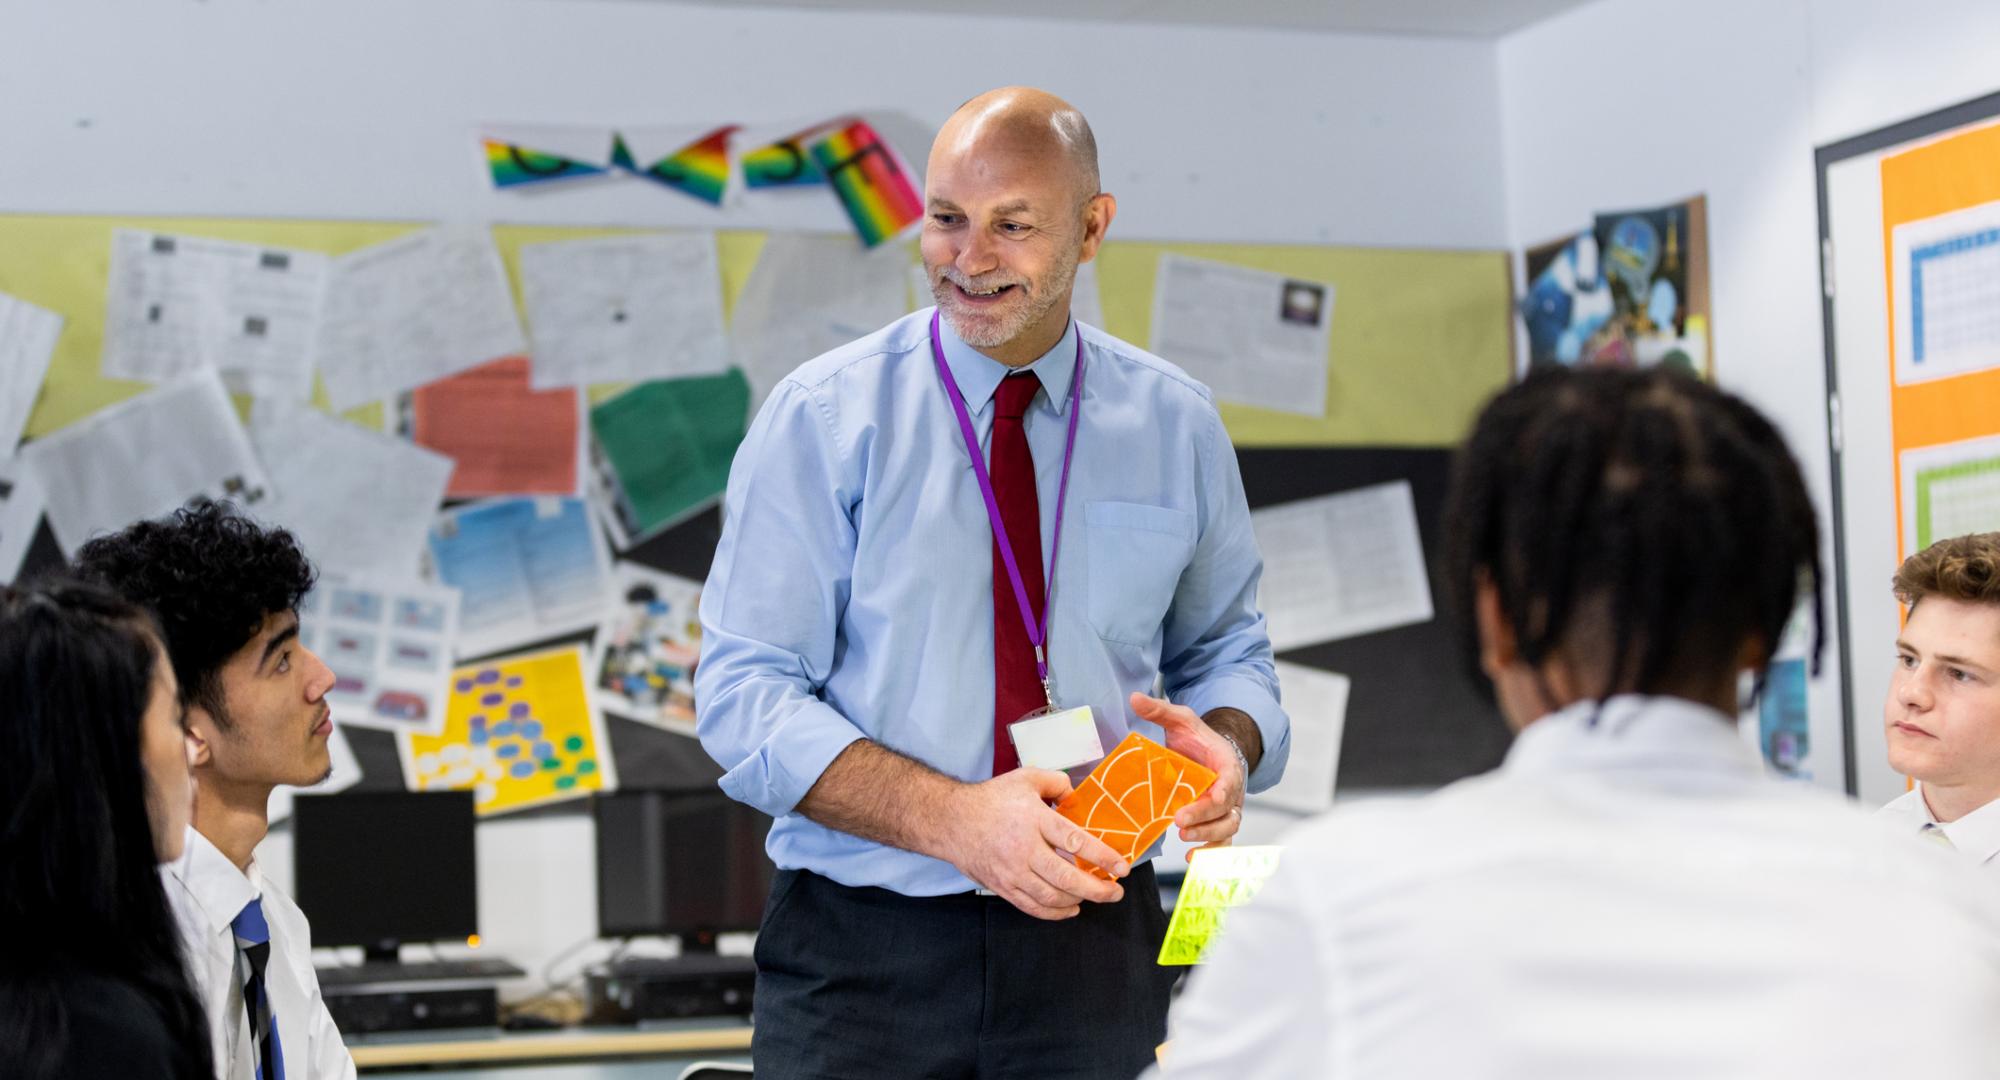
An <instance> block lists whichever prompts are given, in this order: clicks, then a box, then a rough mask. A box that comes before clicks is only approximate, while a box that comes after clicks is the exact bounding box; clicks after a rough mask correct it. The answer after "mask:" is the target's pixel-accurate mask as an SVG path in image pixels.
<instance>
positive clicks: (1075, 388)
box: [931, 311, 1083, 709]
mask: <svg viewBox="0 0 2000 1080" xmlns="http://www.w3.org/2000/svg"><path fill="white" fill-rule="evenodd" d="M931 359H932V360H933V361H935V362H936V363H937V370H938V378H940V379H942V380H944V388H945V396H947V397H949V398H950V399H951V408H952V411H953V412H955V413H957V414H958V431H959V434H961V435H963V436H965V452H966V453H967V454H970V455H971V456H972V472H973V475H975V476H977V477H978V478H979V494H980V495H982V496H984V497H985V499H986V520H987V522H988V523H989V524H991V525H992V526H993V539H994V541H995V542H996V543H998V544H999V545H1000V561H1001V562H1003V563H1006V564H1007V580H1008V581H1010V582H1012V583H1013V585H1014V602H1015V603H1018V604H1020V605H1021V625H1022V626H1025V627H1027V628H1028V644H1030V645H1033V646H1034V647H1035V674H1037V675H1039V676H1041V679H1042V696H1043V697H1045V698H1047V699H1048V702H1049V708H1051V709H1053V708H1055V707H1056V688H1055V683H1054V682H1052V681H1051V680H1050V679H1049V658H1048V653H1047V652H1046V651H1044V649H1043V648H1042V646H1043V645H1044V644H1045V643H1046V642H1047V641H1048V639H1049V595H1050V594H1051V593H1052V592H1054V591H1055V583H1056V555H1057V554H1059V553H1060V552H1061V551H1062V523H1063V503H1064V502H1065V501H1066V500H1067V497H1068V495H1069V463H1070V461H1071V460H1072V459H1073V458H1075V456H1076V418H1077V415H1078V414H1079V413H1081V412H1083V330H1082V329H1081V328H1078V330H1077V332H1076V370H1075V371H1074V372H1072V373H1071V375H1070V383H1069V441H1068V442H1067V443H1065V444H1064V445H1063V465H1062V485H1061V487H1060V488H1059V489H1058V490H1057V491H1056V531H1055V537H1054V538H1053V539H1052V540H1051V541H1050V543H1049V573H1048V577H1047V578H1045V579H1044V580H1043V581H1042V621H1041V623H1040V624H1037V623H1036V622H1035V610H1034V608H1032V607H1030V606H1029V605H1028V586H1027V585H1026V584H1024V583H1023V582H1022V581H1021V568H1020V566H1019V565H1018V564H1017V563H1015V561H1014V545H1013V544H1012V543H1011V542H1009V541H1008V539H1007V525H1006V523H1005V522H1002V521H1001V520H1000V502H999V500H997V499H995V498H994V497H993V478H992V477H991V476H989V475H987V472H986V457H985V455H983V454H981V453H980V452H979V436H978V435H977V434H976V433H974V431H973V430H972V414H971V413H969V412H967V411H966V409H965V395H964V394H963V393H961V392H960V391H959V389H958V380H956V379H954V378H952V377H951V367H950V366H949V365H947V364H946V363H945V362H944V346H943V345H941V344H939V343H938V313H937V312H935V311H933V312H931ZM995 419H996V420H997V419H998V416H997V414H996V416H995ZM1030 482H1031V483H1032V482H1033V479H1032V478H1030Z"/></svg>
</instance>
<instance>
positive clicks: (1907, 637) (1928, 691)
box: [1882, 532, 2000, 866]
mask: <svg viewBox="0 0 2000 1080" xmlns="http://www.w3.org/2000/svg"><path fill="white" fill-rule="evenodd" d="M1894 587H1895V590H1896V599H1898V600H1900V601H1902V602H1903V603H1904V604H1905V605H1907V606H1908V608H1909V617H1908V619H1906V620H1905V621H1904V623H1903V632H1902V633H1901V634H1900V635H1898V636H1897V638H1896V671H1895V674H1894V675H1893V676H1891V678H1890V681H1889V699H1888V700H1887V701H1885V702H1883V705H1882V714H1883V715H1882V722H1883V724H1884V726H1885V727H1886V729H1887V730H1886V731H1885V732H1884V736H1885V738H1886V739H1887V741H1888V749H1889V764H1890V765H1891V766H1893V767H1894V768H1895V769H1896V770H1897V771H1898V772H1901V773H1904V774H1905V775H1907V776H1909V777H1910V778H1912V779H1913V780H1915V781H1916V783H1915V784H1914V785H1912V786H1911V788H1910V790H1909V792H1908V793H1907V794H1904V795H1902V796H1900V797H1898V798H1897V799H1896V800H1895V801H1893V802H1891V803H1890V804H1889V805H1887V806H1885V807H1883V808H1882V818H1883V819H1884V820H1885V821H1887V822H1889V823H1891V824H1892V826H1893V827H1894V828H1896V829H1897V830H1898V831H1903V832H1907V833H1909V834H1910V835H1912V836H1920V837H1923V838H1924V839H1927V840H1930V841H1932V842H1934V843H1938V844H1941V845H1943V846H1947V847H1951V848H1954V849H1956V850H1957V851H1959V852H1960V853H1962V854H1964V855H1965V856H1967V857H1968V858H1970V859H1972V860H1973V861H1974V862H1977V863H1980V864H1982V865H1987V866H2000V862H1996V861H1995V856H1996V855H2000V533H1991V532H1987V533H1973V534H1971V535H1968V536H1954V537H1952V538H1951V539H1949V540H1940V541H1938V542H1937V543H1935V544H1932V545H1931V546H1930V547H1927V548H1925V549H1924V550H1922V551H1920V552H1918V553H1916V554H1915V555H1912V556H1910V557H1909V558H1908V559H1907V560H1905V561H1904V562H1903V565H1902V566H1901V567H1899V568H1898V569H1897V571H1896V577H1895V585H1894Z"/></svg>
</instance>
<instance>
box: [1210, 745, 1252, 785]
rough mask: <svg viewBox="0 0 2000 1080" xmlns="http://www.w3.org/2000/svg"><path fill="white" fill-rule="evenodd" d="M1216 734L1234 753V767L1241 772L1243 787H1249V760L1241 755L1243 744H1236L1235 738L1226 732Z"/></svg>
mask: <svg viewBox="0 0 2000 1080" xmlns="http://www.w3.org/2000/svg"><path fill="white" fill-rule="evenodd" d="M1216 734H1217V735H1220V736H1222V741H1223V742H1226V743H1228V744H1229V748H1230V749H1231V750H1233V751H1235V752H1236V765H1237V767H1238V768H1240V769H1242V770H1243V785H1244V787H1246V788H1247V787H1249V786H1250V759H1249V757H1247V756H1245V754H1244V753H1243V744H1242V743H1239V742H1237V741H1236V736H1234V735H1231V734H1230V733H1228V732H1227V731H1218V732H1216Z"/></svg>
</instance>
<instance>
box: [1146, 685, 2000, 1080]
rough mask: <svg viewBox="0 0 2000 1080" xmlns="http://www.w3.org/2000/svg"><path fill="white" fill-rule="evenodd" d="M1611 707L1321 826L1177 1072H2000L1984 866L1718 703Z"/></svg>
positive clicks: (1999, 973)
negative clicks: (1808, 782) (1891, 820)
mask: <svg viewBox="0 0 2000 1080" xmlns="http://www.w3.org/2000/svg"><path fill="white" fill-rule="evenodd" d="M1593 712H1594V708H1593V706H1592V705H1590V704H1588V703H1586V704H1584V705H1582V706H1581V707H1575V708H1570V709H1566V710H1564V711H1562V712H1559V713H1556V714H1553V715H1550V716H1547V717H1544V718H1543V719H1541V720H1539V721H1537V722H1535V723H1534V724H1531V725H1530V726H1529V727H1528V728H1527V730H1525V731H1524V732H1522V733H1521V735H1520V737H1519V738H1518V739H1517V740H1516V741H1515V743H1514V746H1513V748H1512V749H1511V750H1510V752H1509V753H1508V755H1507V759H1506V761H1505V763H1504V764H1503V765H1502V766H1501V767H1500V768H1499V769H1498V770H1496V771H1495V772H1493V773H1490V774H1487V775H1485V776H1481V777H1475V778H1473V779H1470V780H1466V781H1462V782H1460V783H1457V784H1453V785H1451V786H1449V787H1447V788H1445V789H1444V790H1442V791H1440V792H1438V793H1436V794H1434V795H1432V796H1429V797H1427V798H1423V799H1414V800H1403V801H1399V802H1395V803H1389V802H1387V801H1384V802H1383V803H1381V804H1379V805H1375V806H1359V807H1354V808H1351V809H1345V810H1335V811H1334V812H1333V813H1331V814H1329V815H1326V816H1325V817H1322V818H1320V819H1318V820H1317V821H1315V822H1312V823H1309V824H1307V825H1305V826H1303V827H1301V828H1300V829H1298V830H1296V831H1295V832H1294V833H1293V834H1292V835H1291V836H1290V837H1289V842H1288V843H1287V844H1286V846H1285V851H1284V854H1283V855H1282V856H1281V861H1280V863H1279V866H1278V870H1277V873H1276V874H1274V875H1273V877H1272V878H1271V880H1270V881H1269V882H1268V883H1267V884H1266V885H1265V887H1264V890H1263V892H1262V893H1260V894H1259V895H1258V896H1257V898H1256V899H1255V900H1254V901H1252V902H1251V903H1250V904H1249V905H1248V906H1246V907H1243V908H1240V909H1238V910H1236V911H1234V912H1232V913H1231V914H1230V917H1229V920H1228V922H1227V923H1226V924H1225V925H1224V928H1223V936H1222V938H1221V940H1220V941H1219V942H1218V944H1217V946H1216V953H1215V956H1214V958H1213V961H1212V963H1210V964H1208V965H1206V966H1205V967H1203V968H1199V969H1197V970H1196V971H1195V973H1194V975H1193V979H1192V982H1191V984H1190V986H1189V989H1188V991H1187V993H1186V994H1185V995H1184V996H1183V998H1182V1000H1181V1001H1180V1003H1179V1004H1178V1005H1177V1006H1176V1008H1175V1009H1174V1012H1173V1014H1172V1016H1173V1018H1172V1023H1171V1036H1172V1043H1171V1045H1170V1047H1169V1048H1168V1051H1167V1058H1166V1062H1167V1069H1166V1076H1168V1077H1170V1078H1173V1080H1182V1078H1217V1080H1222V1078H1226V1080H1299V1078H1321V1077H1367V1078H1370V1080H1384V1078H1391V1080H1396V1078H1408V1080H1439V1078H1443V1077H1480V1078H1482V1080H1570V1078H1575V1080H1603V1078H1605V1077H1618V1078H1620V1080H1634V1078H1638V1080H1650V1078H1659V1080H1666V1078H1675V1080H1680V1078H1686V1077H1701V1078H1703V1080H1718V1078H1732V1080H1733V1078H1742V1080H1773V1078H1790V1077H1798V1078H1801V1080H1805V1078H1811V1080H1828V1078H1842V1077H1856V1078H1862V1077H1865V1078H1868V1080H1880V1078H1882V1077H1890V1076H1907V1077H1923V1078H1924V1080H1959V1078H1965V1080H1971V1078H1973V1077H1981V1078H1990V1077H1992V1076H1994V1075H1995V1069H1996V1068H2000V1064H1996V1063H2000V1023H1996V1022H1995V1020H1994V1018H1995V1017H1996V1016H2000V925H1996V919H1995V911H1994V909H1993V907H1992V906H1991V905H1990V901H1991V898H1992V894H1990V893H1983V892H1981V890H1982V889H1983V888H1985V887H1986V884H1987V883H1986V882H1984V881H1982V880H1981V878H1982V875H1979V874H1976V873H1974V872H1973V871H1971V870H1970V869H1968V868H1967V867H1965V866H1964V865H1963V864H1962V863H1961V862H1959V861H1957V860H1952V859H1945V858H1939V857H1937V853H1935V852H1928V851H1924V850H1921V849H1919V848H1918V847H1917V846H1916V845H1911V844H1906V843H1902V842H1898V841H1895V840H1893V839H1892V838H1890V837H1887V836H1884V835H1883V834H1882V830H1881V829H1880V828H1879V827H1877V826H1876V825H1875V824H1874V823H1873V822H1871V821H1870V820H1869V817H1868V815H1867V813H1866V812H1864V811H1862V810H1861V809H1859V808H1858V807H1855V806H1853V805H1852V804H1847V803H1845V802H1844V800H1840V799H1838V798H1835V797H1833V796H1831V795H1828V794H1826V793H1823V792H1815V791H1810V790H1802V789H1799V788H1797V787H1794V786H1786V785H1783V784H1781V783H1778V782H1776V781H1772V780H1769V779H1767V778H1766V777H1765V776H1764V775H1763V771H1762V767H1761V764H1760V763H1759V762H1758V760H1757V758H1756V756H1755V754H1754V752H1752V751H1750V750H1749V748H1748V747H1747V746H1745V745H1744V743H1743V742H1742V741H1741V740H1740V739H1739V738H1738V736H1737V733H1736V730H1735V725H1734V721H1733V720H1732V719H1731V718H1729V717H1725V716H1723V715H1722V714H1720V713H1717V712H1714V711H1713V710H1710V709H1707V708H1703V707H1701V706H1697V705H1694V704H1692V703H1689V702H1686V701H1680V700H1676V699H1671V698H1644V697H1636V696H1635V697H1620V698H1614V699H1612V700H1611V701H1609V702H1607V703H1606V704H1605V706H1604V708H1603V711H1602V713H1601V714H1599V715H1597V716H1596V717H1595V718H1594V719H1593V715H1592V714H1593ZM1982 901H1986V903H1985V904H1982Z"/></svg>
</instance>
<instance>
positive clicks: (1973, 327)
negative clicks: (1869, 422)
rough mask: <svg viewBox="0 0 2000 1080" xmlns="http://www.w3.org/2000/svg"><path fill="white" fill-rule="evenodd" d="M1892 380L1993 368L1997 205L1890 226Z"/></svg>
mask: <svg viewBox="0 0 2000 1080" xmlns="http://www.w3.org/2000/svg"><path fill="white" fill-rule="evenodd" d="M1892 245H1893V251H1894V255H1895V260H1896V275H1895V276H1896V281H1895V284H1894V286H1892V291H1893V292H1894V293H1895V294H1896V295H1895V306H1896V309H1897V310H1896V312H1895V316H1896V338H1897V341H1896V345H1897V349H1896V382H1897V383H1898V384H1899V385H1907V384H1909V383H1913V382H1923V381H1927V380H1930V379H1938V378H1944V377H1946V376H1951V375H1963V374H1966V373H1968V372H1972V371H1980V370H1984V369H1986V368H1991V367H1996V366H2000V203H1989V204H1986V205H1984V206H1975V207H1971V208H1969V209H1966V210H1958V211H1954V212H1952V213H1949V214H1941V215H1939V216H1937V217H1934V218H1927V219H1925V220H1923V221H1913V222H1910V223H1909V224H1907V225H1899V226H1897V227H1896V228H1895V230H1894V233H1893V239H1892Z"/></svg>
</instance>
